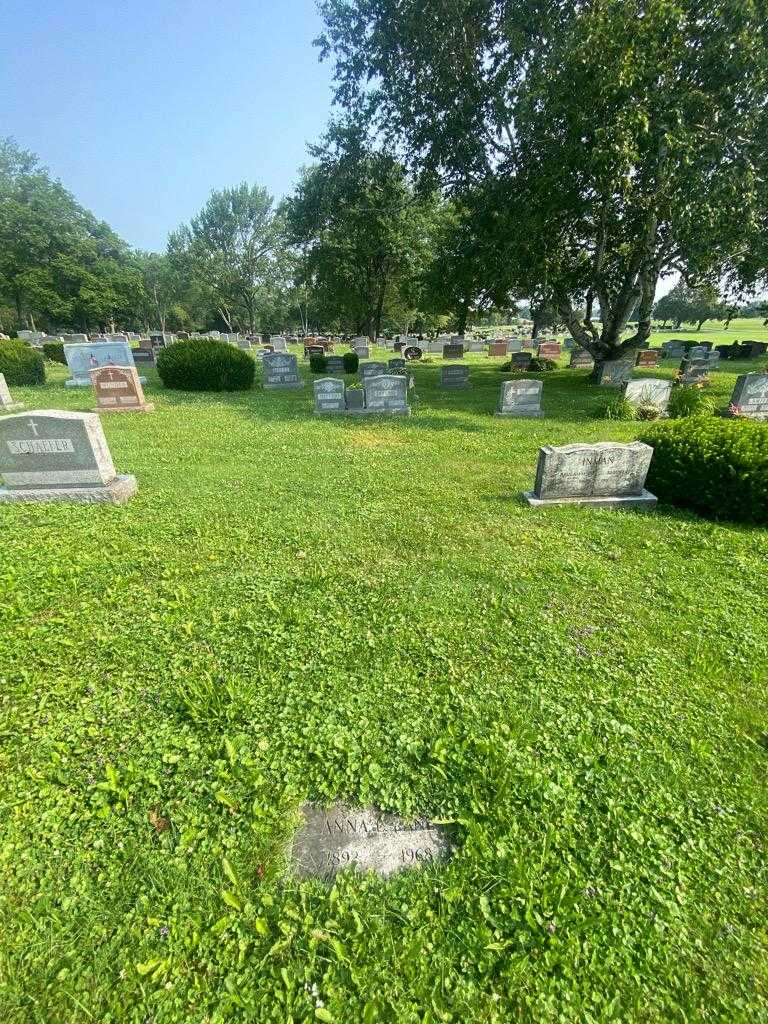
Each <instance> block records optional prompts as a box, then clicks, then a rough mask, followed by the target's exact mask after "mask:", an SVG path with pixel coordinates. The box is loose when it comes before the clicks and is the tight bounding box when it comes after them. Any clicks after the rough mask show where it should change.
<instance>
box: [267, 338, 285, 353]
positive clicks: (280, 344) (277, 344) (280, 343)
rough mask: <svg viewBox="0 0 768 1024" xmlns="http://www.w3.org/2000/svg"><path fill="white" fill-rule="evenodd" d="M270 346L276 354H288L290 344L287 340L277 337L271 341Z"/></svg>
mask: <svg viewBox="0 0 768 1024" xmlns="http://www.w3.org/2000/svg"><path fill="white" fill-rule="evenodd" d="M269 344H270V345H271V346H272V348H273V349H274V351H275V352H287V351H288V342H287V341H286V339H285V338H281V337H275V338H270V339H269Z"/></svg>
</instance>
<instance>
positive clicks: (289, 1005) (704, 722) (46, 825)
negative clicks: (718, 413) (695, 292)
mask: <svg viewBox="0 0 768 1024" xmlns="http://www.w3.org/2000/svg"><path fill="white" fill-rule="evenodd" d="M740 327H741V325H740V324H739V323H738V322H736V323H734V324H733V325H732V327H731V329H730V331H729V332H727V336H728V337H734V336H736V334H737V332H738V331H739V329H740ZM701 333H702V337H708V336H709V335H708V332H707V331H706V329H705V330H704V331H702V332H701ZM751 335H754V336H755V337H756V338H758V337H759V335H758V334H757V333H756V332H755V331H754V330H751V332H750V334H749V335H746V336H751ZM670 336H671V337H672V336H675V335H674V334H670ZM655 337H656V336H655ZM467 362H468V363H469V364H470V365H471V367H472V380H473V389H472V390H471V391H468V392H454V393H445V392H441V391H440V390H439V389H438V388H437V380H438V378H439V371H440V361H439V360H437V359H435V360H434V361H432V362H429V363H425V364H424V365H421V366H418V367H417V368H416V370H415V374H416V379H417V388H416V394H417V398H416V399H415V400H414V403H415V409H414V414H413V416H412V417H411V418H410V419H400V420H383V419H355V418H350V419H347V418H331V417H327V418H314V417H313V416H312V414H311V410H312V389H311V386H307V387H306V388H305V389H304V390H302V391H298V392H293V391H289V392H283V391H270V392H264V391H262V390H261V389H260V388H257V389H256V390H254V391H253V392H251V393H245V394H236V395H211V394H184V393H174V392H167V391H164V390H163V389H162V387H161V386H160V385H159V382H158V381H157V377H156V375H155V372H154V371H152V370H150V371H142V372H147V375H148V376H149V378H150V382H149V384H148V386H147V393H148V398H149V400H150V401H154V402H155V403H156V406H157V411H156V412H155V413H154V414H151V415H123V416H114V417H109V416H108V415H105V416H103V417H102V422H103V424H104V428H105V431H106V434H107V438H108V440H109V444H110V448H111V451H112V455H113V458H114V461H115V465H116V467H117V469H118V471H119V472H123V473H125V472H130V473H134V474H135V475H136V476H137V478H138V481H139V488H140V490H139V494H138V496H137V497H136V498H135V499H133V501H131V503H130V504H128V505H126V506H124V507H107V506H101V507H99V506H94V507H84V506H66V505H59V506H57V505H47V506H12V507H7V506H6V507H0V537H1V538H2V544H1V546H0V552H1V554H0V624H1V628H0V712H1V714H0V739H1V740H2V743H1V744H0V775H1V777H2V779H3V786H2V791H0V834H1V835H2V842H1V844H0V1020H2V1022H3V1024H21V1022H24V1024H27V1022H46V1024H48V1022H66V1024H80V1022H99V1024H105V1022H107V1024H111V1022H136V1024H140V1022H142V1024H171V1022H173V1024H191V1022H192V1024H203V1022H207V1024H218V1022H223V1021H243V1022H244V1021H249V1022H252V1021H260V1022H261V1021H274V1022H289V1021H293V1022H296V1024H298V1022H300V1021H324V1022H326V1024H327V1022H332V1021H335V1022H337V1024H358V1022H365V1024H370V1022H393V1024H394V1022H396V1024H416V1022H419V1024H428V1022H430V1024H436V1022H442V1021H453V1022H456V1024H480V1022H482V1024H506V1022H508V1021H518V1020H520V1021H535V1022H542V1021H546V1022H549V1021H558V1022H579V1024H582V1022H598V1021H599V1022H603V1021H637V1022H640V1021H642V1022H648V1021H658V1022H668V1021H675V1022H681V1024H682V1022H691V1021H723V1022H726V1021H727V1022H734V1021H738V1022H741V1021H744V1022H746V1021H750V1022H754V1021H760V1020H763V1021H765V1020H768V989H767V986H768V961H767V960H766V953H767V952H768V949H767V947H768V927H767V925H766V920H767V918H766V882H767V881H768V866H767V864H766V826H767V825H768V791H767V789H766V768H767V767H768V724H767V720H766V712H767V711H768V698H767V697H766V685H765V684H766V666H767V665H768V628H767V623H768V588H766V558H768V534H766V532H765V531H764V530H760V529H756V528H748V527H744V526H735V525H730V524H727V523H713V522H708V521H705V520H703V519H700V518H697V517H696V516H694V515H692V514H688V513H686V512H683V511H680V510H676V509H673V508H669V507H664V506H660V507H659V508H658V509H657V510H656V511H655V512H648V511H610V510H601V509H592V508H579V507H573V506H570V507H569V506H565V507H560V508H557V509H551V510H547V511H541V510H535V511H534V510H531V509H529V508H528V507H527V505H525V504H524V503H523V502H522V501H521V499H520V494H521V492H522V491H523V490H527V489H529V488H530V487H531V485H532V483H533V479H534V471H535V466H536V457H537V451H538V448H539V446H540V445H542V444H547V443H551V444H564V443H569V442H575V441H584V442H589V441H598V440H609V439H614V440H620V441H624V440H631V439H632V438H634V437H635V436H637V434H638V433H640V431H641V428H642V427H643V424H637V423H621V422H608V421H605V420H601V419H595V418H594V411H595V410H596V409H597V407H598V406H599V405H600V403H601V402H603V401H604V400H605V392H604V391H600V390H597V389H594V388H590V387H589V386H588V385H587V382H586V377H587V375H586V373H585V372H574V371H566V370H558V371H555V372H552V373H549V374H546V375H545V385H544V398H543V408H544V410H545V413H546V418H544V419H542V420H528V421H526V420H510V419H498V418H494V417H493V416H492V411H493V409H494V408H495V406H496V402H497V398H498V391H499V384H500V381H501V380H502V379H503V375H502V374H501V373H499V370H498V366H499V365H500V363H501V361H491V360H488V359H484V358H482V357H476V358H475V357H470V358H469V359H468V360H467ZM765 362H766V361H765V360H763V361H762V363H763V365H764V364H765ZM303 365H304V366H306V364H305V363H304V364H303ZM758 365H760V364H754V363H753V364H749V365H743V364H724V366H723V368H722V369H719V370H717V371H715V373H714V374H713V385H712V388H711V391H712V392H713V393H714V394H715V395H716V396H717V399H718V401H719V403H720V404H722V405H723V406H724V405H726V404H727V401H728V397H729V395H730V392H731V389H732V387H733V383H734V381H735V377H736V374H737V373H738V372H744V370H745V369H755V368H756V367H757V366H758ZM303 372H304V373H305V375H306V370H303ZM659 372H660V373H661V374H662V375H666V376H670V377H671V376H672V375H673V373H674V368H673V366H672V365H671V364H666V365H665V367H664V368H663V369H662V370H661V371H648V372H646V373H645V375H646V376H656V375H658V373H659ZM65 375H66V371H65V370H64V368H63V367H56V368H54V369H50V367H49V380H50V382H49V383H48V384H46V385H45V386H42V387H39V388H13V389H12V390H13V393H14V396H16V397H18V398H19V399H20V400H23V401H25V402H26V403H27V404H28V407H31V408H68V409H80V410H88V409H91V408H92V406H93V398H92V395H91V393H90V390H89V389H86V390H79V389H72V390H69V389H66V388H65V387H64V386H63V380H64V377H65ZM307 379H309V378H308V375H307ZM337 797H344V798H348V799H349V800H351V801H353V802H357V803H360V804H368V803H376V804H378V805H380V806H381V807H383V808H385V809H389V810H392V811H395V812H398V813H400V814H403V815H406V816H409V815H417V814H426V815H429V816H431V817H433V818H438V819H442V820H446V821H449V822H451V823H452V825H451V828H452V830H453V832H454V836H455V841H456V852H455V854H454V856H453V858H452V859H451V860H450V861H447V862H445V863H443V864H439V865H433V866H429V867H427V868H426V869H425V870H424V871H422V872H411V873H406V874H401V875H398V876H395V877H394V878H392V879H390V880H389V881H384V880H382V879H380V878H378V877H374V876H368V877H360V876H356V875H354V874H342V875H340V876H338V878H337V880H336V882H335V884H334V885H333V886H328V885H324V884H322V883H320V882H303V883H298V882H296V881H295V880H293V879H292V878H291V876H290V874H289V873H288V872H287V865H286V856H285V850H286V844H287V842H288V841H289V840H290V837H291V835H292V833H293V830H294V828H295V826H296V822H297V815H298V808H299V806H300V804H301V803H302V802H303V801H304V800H305V799H307V798H312V799H315V800H320V801H324V802H329V801H331V800H333V799H335V798H337Z"/></svg>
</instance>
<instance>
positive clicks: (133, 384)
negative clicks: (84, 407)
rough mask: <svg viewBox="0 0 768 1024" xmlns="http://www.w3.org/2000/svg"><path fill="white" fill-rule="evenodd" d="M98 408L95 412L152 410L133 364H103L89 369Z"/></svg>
mask: <svg viewBox="0 0 768 1024" xmlns="http://www.w3.org/2000/svg"><path fill="white" fill-rule="evenodd" d="M91 380H92V381H93V389H94V391H95V393H96V402H97V405H98V408H97V409H95V410H94V411H95V412H153V410H154V408H155V407H154V405H153V404H152V403H151V402H147V400H146V399H145V397H144V389H143V388H142V386H141V381H140V380H139V375H138V373H137V372H136V367H135V366H103V367H101V368H100V369H98V370H91Z"/></svg>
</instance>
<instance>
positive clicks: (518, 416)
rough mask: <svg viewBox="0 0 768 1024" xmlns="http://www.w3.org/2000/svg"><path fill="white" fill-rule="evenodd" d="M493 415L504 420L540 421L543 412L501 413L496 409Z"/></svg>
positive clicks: (540, 410)
mask: <svg viewBox="0 0 768 1024" xmlns="http://www.w3.org/2000/svg"><path fill="white" fill-rule="evenodd" d="M493 415H494V416H503V417H504V418H505V419H511V420H540V419H541V418H542V416H543V415H544V411H543V410H542V409H536V411H535V412H501V410H500V409H497V410H496V411H495V412H494V414H493Z"/></svg>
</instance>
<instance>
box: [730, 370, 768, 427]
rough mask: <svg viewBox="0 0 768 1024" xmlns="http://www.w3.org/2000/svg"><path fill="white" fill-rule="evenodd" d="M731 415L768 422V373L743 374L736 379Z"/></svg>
mask: <svg viewBox="0 0 768 1024" xmlns="http://www.w3.org/2000/svg"><path fill="white" fill-rule="evenodd" d="M728 411H729V413H730V415H732V416H747V417H749V419H753V420H768V373H742V374H741V376H739V377H737V378H736V386H735V387H734V389H733V394H732V395H731V403H730V406H729V410H728Z"/></svg>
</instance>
